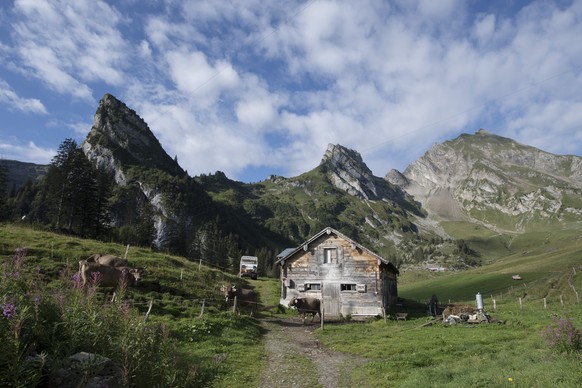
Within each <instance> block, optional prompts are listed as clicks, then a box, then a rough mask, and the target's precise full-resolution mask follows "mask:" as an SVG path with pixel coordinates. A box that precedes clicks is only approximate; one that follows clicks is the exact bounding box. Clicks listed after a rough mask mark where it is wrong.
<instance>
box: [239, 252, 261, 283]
mask: <svg viewBox="0 0 582 388" xmlns="http://www.w3.org/2000/svg"><path fill="white" fill-rule="evenodd" d="M258 268H259V258H258V257H256V256H243V257H241V258H240V270H239V272H238V276H239V277H241V278H244V277H250V278H251V279H253V280H256V279H257V274H258Z"/></svg>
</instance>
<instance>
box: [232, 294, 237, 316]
mask: <svg viewBox="0 0 582 388" xmlns="http://www.w3.org/2000/svg"><path fill="white" fill-rule="evenodd" d="M232 313H233V314H236V295H235V296H234V305H233V306H232Z"/></svg>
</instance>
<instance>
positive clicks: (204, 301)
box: [198, 299, 206, 318]
mask: <svg viewBox="0 0 582 388" xmlns="http://www.w3.org/2000/svg"><path fill="white" fill-rule="evenodd" d="M205 303H206V299H202V309H201V310H200V315H198V318H202V316H203V315H204V305H205Z"/></svg>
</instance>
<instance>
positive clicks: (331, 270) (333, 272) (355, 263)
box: [281, 234, 396, 318]
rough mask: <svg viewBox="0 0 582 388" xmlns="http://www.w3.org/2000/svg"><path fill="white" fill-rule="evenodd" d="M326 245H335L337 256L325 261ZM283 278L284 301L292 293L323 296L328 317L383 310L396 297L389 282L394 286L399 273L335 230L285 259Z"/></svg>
mask: <svg viewBox="0 0 582 388" xmlns="http://www.w3.org/2000/svg"><path fill="white" fill-rule="evenodd" d="M325 249H336V252H337V257H336V258H335V259H334V260H332V262H331V263H325V259H324V251H325ZM281 280H282V285H283V293H282V301H281V303H283V304H287V303H288V302H289V301H290V300H291V299H292V298H293V297H316V298H319V299H323V302H324V303H323V305H324V309H325V314H326V317H329V318H332V317H334V316H339V314H341V315H342V316H347V315H360V314H362V315H377V314H382V308H383V307H384V305H386V307H388V305H389V304H390V302H391V301H392V299H393V297H391V296H390V294H389V292H390V291H391V290H393V291H395V290H396V289H395V288H393V289H390V288H389V286H390V285H391V283H390V282H393V285H394V286H395V284H396V274H394V273H392V272H390V271H389V270H388V266H386V265H380V263H379V260H378V259H377V257H375V256H374V255H372V254H370V253H369V252H367V251H365V250H362V249H360V248H358V247H357V245H356V244H353V243H351V242H350V241H347V240H345V239H343V238H341V237H338V236H336V235H334V234H330V235H323V236H321V237H320V238H319V239H317V240H315V241H313V242H311V243H310V244H309V246H308V247H307V250H303V251H300V252H298V253H296V254H295V256H294V257H293V258H291V259H290V260H288V261H287V262H286V263H284V265H283V267H282V268H281ZM305 285H308V286H307V287H305ZM309 285H313V289H309ZM322 291H323V292H322Z"/></svg>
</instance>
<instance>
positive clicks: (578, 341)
mask: <svg viewBox="0 0 582 388" xmlns="http://www.w3.org/2000/svg"><path fill="white" fill-rule="evenodd" d="M552 319H553V323H551V324H550V325H548V327H546V328H545V329H544V330H543V331H542V337H544V339H545V340H546V343H547V344H548V346H549V347H550V348H552V349H554V350H556V351H558V352H560V353H575V352H580V351H582V333H581V332H580V330H579V329H578V328H576V327H575V326H574V324H573V323H572V321H571V320H570V318H568V317H560V318H557V317H554V318H552Z"/></svg>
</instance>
